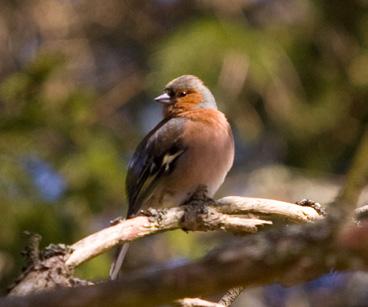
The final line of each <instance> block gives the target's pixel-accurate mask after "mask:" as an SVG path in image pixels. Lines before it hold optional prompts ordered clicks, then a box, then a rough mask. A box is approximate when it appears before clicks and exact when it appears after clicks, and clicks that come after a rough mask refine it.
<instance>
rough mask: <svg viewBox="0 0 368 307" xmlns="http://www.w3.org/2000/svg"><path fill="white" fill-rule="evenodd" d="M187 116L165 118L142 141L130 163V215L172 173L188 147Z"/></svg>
mask: <svg viewBox="0 0 368 307" xmlns="http://www.w3.org/2000/svg"><path fill="white" fill-rule="evenodd" d="M183 127H184V119H183V118H171V119H164V120H163V121H161V122H160V123H159V124H158V125H157V126H156V127H155V128H154V129H153V130H152V131H151V132H150V133H149V134H148V135H147V136H146V137H145V138H144V139H143V140H142V142H141V143H140V144H139V145H138V147H137V149H136V151H135V153H134V155H133V157H132V159H131V161H130V163H129V166H128V174H127V179H126V189H127V194H128V200H129V209H128V217H130V216H132V215H134V214H136V213H137V212H138V210H139V209H140V208H141V206H142V203H143V202H144V201H145V200H146V199H147V198H148V197H149V196H150V195H151V194H152V192H153V190H154V188H155V187H156V185H157V184H158V183H159V182H160V180H161V179H162V178H163V177H164V176H166V175H168V174H170V173H171V172H172V170H173V168H174V166H175V161H177V159H178V158H179V156H181V155H182V154H183V153H184V151H185V146H184V144H183V142H182V131H183Z"/></svg>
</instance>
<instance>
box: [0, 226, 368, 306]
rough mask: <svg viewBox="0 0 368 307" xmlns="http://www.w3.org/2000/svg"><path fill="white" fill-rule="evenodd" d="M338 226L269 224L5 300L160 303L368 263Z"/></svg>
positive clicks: (17, 302) (79, 303) (365, 253)
mask: <svg viewBox="0 0 368 307" xmlns="http://www.w3.org/2000/svg"><path fill="white" fill-rule="evenodd" d="M353 228H354V229H360V228H359V227H357V226H354V227H353ZM334 229H335V228H334V227H331V225H330V223H329V220H328V219H326V220H323V221H321V222H318V223H313V224H307V225H292V226H289V227H281V228H277V229H270V230H268V231H263V232H260V233H257V234H254V235H252V236H248V237H246V238H244V239H242V240H240V241H238V242H236V243H231V244H228V245H226V246H224V247H222V248H218V249H216V250H214V251H212V252H210V253H209V254H208V255H207V256H205V257H204V258H202V259H200V260H197V261H194V262H187V263H182V264H178V265H176V266H173V265H172V263H170V264H168V265H167V266H162V267H161V268H156V269H154V270H152V269H148V270H141V271H138V272H133V273H131V274H126V275H124V276H123V277H122V279H120V280H118V281H114V282H106V283H102V284H99V285H95V286H91V287H78V288H64V289H58V290H57V291H53V292H52V293H40V294H38V295H30V296H27V297H13V298H8V299H7V300H1V301H0V306H1V307H2V306H43V307H48V306H55V305H58V306H68V307H69V306H101V305H104V306H106V305H108V306H157V305H159V304H163V303H167V302H170V301H173V300H175V299H178V298H181V297H197V296H204V295H211V294H215V293H218V292H221V291H226V289H229V288H232V287H236V286H240V285H241V286H258V285H264V284H269V283H273V282H281V283H286V284H295V283H298V282H301V281H306V280H309V279H312V278H315V277H316V276H319V275H321V274H323V273H326V272H329V271H330V270H331V269H334V270H340V271H343V270H348V269H350V270H351V269H354V270H356V269H361V270H365V269H367V265H368V250H367V249H366V248H365V247H364V244H360V246H359V245H355V246H354V249H351V248H349V246H347V245H345V244H344V243H343V242H341V241H340V239H339V237H336V236H335V233H334V231H333V230H334ZM366 232H367V233H368V229H366ZM367 235H368V234H366V236H367ZM122 289H124V291H122Z"/></svg>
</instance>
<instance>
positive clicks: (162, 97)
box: [155, 93, 171, 104]
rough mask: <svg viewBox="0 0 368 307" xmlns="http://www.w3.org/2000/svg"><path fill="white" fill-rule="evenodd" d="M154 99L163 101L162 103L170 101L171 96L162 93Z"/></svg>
mask: <svg viewBox="0 0 368 307" xmlns="http://www.w3.org/2000/svg"><path fill="white" fill-rule="evenodd" d="M155 101H157V102H159V103H163V104H169V103H171V97H170V96H169V94H168V93H163V94H162V95H160V96H157V97H156V98H155Z"/></svg>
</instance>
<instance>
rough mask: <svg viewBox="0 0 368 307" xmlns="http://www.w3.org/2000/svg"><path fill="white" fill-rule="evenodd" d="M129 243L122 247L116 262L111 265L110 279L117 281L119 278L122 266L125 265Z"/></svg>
mask: <svg viewBox="0 0 368 307" xmlns="http://www.w3.org/2000/svg"><path fill="white" fill-rule="evenodd" d="M128 248H129V243H124V244H123V246H122V247H120V249H119V253H118V254H117V257H116V258H115V260H114V262H113V263H112V264H111V267H110V273H109V274H110V279H111V280H115V279H117V278H118V276H119V272H120V269H121V266H122V265H123V262H124V259H125V256H126V254H127V252H128Z"/></svg>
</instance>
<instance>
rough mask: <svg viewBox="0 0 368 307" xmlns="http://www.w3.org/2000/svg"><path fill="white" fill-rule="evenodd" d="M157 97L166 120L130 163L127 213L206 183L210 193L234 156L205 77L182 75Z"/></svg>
mask: <svg viewBox="0 0 368 307" xmlns="http://www.w3.org/2000/svg"><path fill="white" fill-rule="evenodd" d="M154 100H155V101H156V102H158V103H160V104H162V106H163V119H162V120H161V121H160V122H159V123H158V124H157V125H156V126H155V127H154V128H153V129H152V130H151V131H150V132H149V133H148V134H147V135H146V136H145V137H144V138H143V140H142V141H141V142H140V144H139V145H138V146H137V148H136V150H135V152H134V154H133V156H132V158H131V160H130V162H129V164H128V172H127V177H126V191H127V198H128V212H127V218H131V217H134V216H135V215H137V214H138V213H139V211H140V210H141V209H146V208H163V207H165V208H166V207H174V206H180V205H183V204H185V203H187V202H188V201H190V200H191V198H192V197H194V196H195V193H196V191H197V190H198V189H199V188H201V189H203V187H204V188H205V189H204V193H205V196H206V197H208V198H212V197H213V196H214V194H215V193H216V191H217V190H218V189H219V187H220V186H221V184H222V183H223V182H224V179H225V177H226V175H227V173H228V172H229V170H230V169H231V167H232V165H233V161H234V139H233V134H232V130H231V127H230V124H229V123H228V121H227V119H226V117H225V115H224V114H223V113H222V112H221V111H219V110H218V109H217V104H216V100H215V97H214V96H213V94H212V93H211V91H210V90H209V89H208V87H207V86H206V85H205V84H204V83H203V81H202V80H200V79H199V78H198V77H196V76H194V75H182V76H180V77H178V78H175V79H174V80H172V81H170V82H169V83H168V84H167V85H166V86H165V88H164V91H163V93H162V94H161V95H159V96H158V97H156V98H155V99H154ZM128 246H129V245H128V243H124V245H123V246H122V247H121V250H120V252H119V255H118V257H117V258H116V260H115V262H114V263H113V265H112V266H111V269H110V279H112V280H114V279H116V278H117V277H118V274H119V271H120V268H121V265H122V263H123V260H124V258H125V255H126V253H127V250H128Z"/></svg>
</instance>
